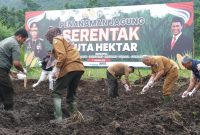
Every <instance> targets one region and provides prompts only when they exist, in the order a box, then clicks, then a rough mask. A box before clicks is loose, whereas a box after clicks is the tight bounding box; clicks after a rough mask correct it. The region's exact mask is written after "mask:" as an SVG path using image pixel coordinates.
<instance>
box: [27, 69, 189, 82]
mask: <svg viewBox="0 0 200 135" xmlns="http://www.w3.org/2000/svg"><path fill="white" fill-rule="evenodd" d="M41 71H42V70H41V68H31V69H29V71H28V77H29V78H30V79H39V77H40V74H41ZM190 73H191V71H189V70H179V77H186V78H189V77H190ZM139 74H140V76H142V77H144V76H146V75H149V74H151V70H150V69H148V68H140V69H135V72H134V73H132V74H130V76H129V80H131V81H135V80H137V79H139V78H140V76H139ZM102 78H106V68H85V73H84V74H83V77H82V79H84V80H91V79H92V80H99V79H102Z"/></svg>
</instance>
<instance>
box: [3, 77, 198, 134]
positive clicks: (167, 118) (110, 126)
mask: <svg viewBox="0 0 200 135" xmlns="http://www.w3.org/2000/svg"><path fill="white" fill-rule="evenodd" d="M147 79H148V77H144V78H142V79H140V80H137V81H135V82H132V84H133V86H132V88H131V89H132V91H131V92H130V93H129V94H124V88H123V87H122V86H120V89H119V93H120V97H118V98H115V99H111V98H108V96H107V90H106V88H105V83H104V80H103V79H102V80H98V81H95V80H84V81H83V80H82V81H81V82H80V85H79V88H78V90H77V103H78V108H79V110H80V112H81V113H82V114H83V117H84V122H78V121H71V120H69V119H67V117H69V114H68V112H67V109H66V103H65V96H63V99H62V108H63V113H64V117H65V119H64V120H63V121H62V122H60V123H50V122H49V121H50V120H52V119H53V118H54V117H53V100H52V97H51V91H50V90H48V82H47V81H45V82H43V83H41V84H40V86H38V87H37V88H36V89H35V90H33V89H32V88H31V86H32V84H33V83H34V82H36V80H29V81H28V88H27V89H24V87H23V81H19V80H15V81H13V85H14V88H15V97H14V103H15V105H14V110H13V111H4V110H3V109H2V105H1V106H0V135H200V94H199V93H200V92H198V93H196V95H195V96H193V97H187V98H185V99H182V98H181V97H180V95H179V94H180V93H182V92H183V91H184V90H186V89H187V87H188V85H189V79H186V78H179V80H178V82H177V84H176V86H175V87H174V89H173V101H172V102H170V103H168V104H164V103H163V101H162V81H160V82H159V83H158V84H156V85H155V86H154V87H153V88H152V89H151V90H150V91H148V92H147V94H144V95H140V94H139V93H140V91H141V90H142V88H143V86H144V85H145V84H146V81H147Z"/></svg>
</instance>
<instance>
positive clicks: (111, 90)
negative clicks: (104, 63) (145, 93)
mask: <svg viewBox="0 0 200 135" xmlns="http://www.w3.org/2000/svg"><path fill="white" fill-rule="evenodd" d="M133 72H134V67H132V66H128V65H126V64H124V63H116V64H113V65H111V66H109V67H108V68H107V71H106V74H107V85H108V96H109V97H112V98H115V97H117V96H119V94H118V80H120V79H121V77H122V76H123V75H124V76H125V81H122V80H121V83H122V84H123V85H124V87H125V88H126V91H129V89H130V83H129V74H130V73H133Z"/></svg>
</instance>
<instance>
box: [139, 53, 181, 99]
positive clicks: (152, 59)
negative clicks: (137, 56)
mask: <svg viewBox="0 0 200 135" xmlns="http://www.w3.org/2000/svg"><path fill="white" fill-rule="evenodd" d="M142 62H143V63H144V64H145V65H147V66H150V67H151V70H152V74H151V77H150V79H149V81H148V83H147V85H145V86H144V88H143V89H142V91H141V94H144V93H145V92H146V91H148V90H149V88H150V87H153V86H154V83H155V82H157V81H158V80H159V79H160V78H161V77H164V78H165V80H164V84H163V98H164V101H165V102H168V101H170V99H171V90H172V88H173V86H174V84H175V82H176V81H177V79H178V69H177V67H176V65H175V64H174V63H173V62H172V61H171V60H170V59H168V58H166V57H164V56H148V55H145V56H143V57H142Z"/></svg>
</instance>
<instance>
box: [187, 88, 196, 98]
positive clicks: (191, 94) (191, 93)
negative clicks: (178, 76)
mask: <svg viewBox="0 0 200 135" xmlns="http://www.w3.org/2000/svg"><path fill="white" fill-rule="evenodd" d="M196 91H197V90H196V89H195V88H194V89H193V90H192V91H191V92H189V93H188V95H189V96H193V95H194V93H196Z"/></svg>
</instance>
